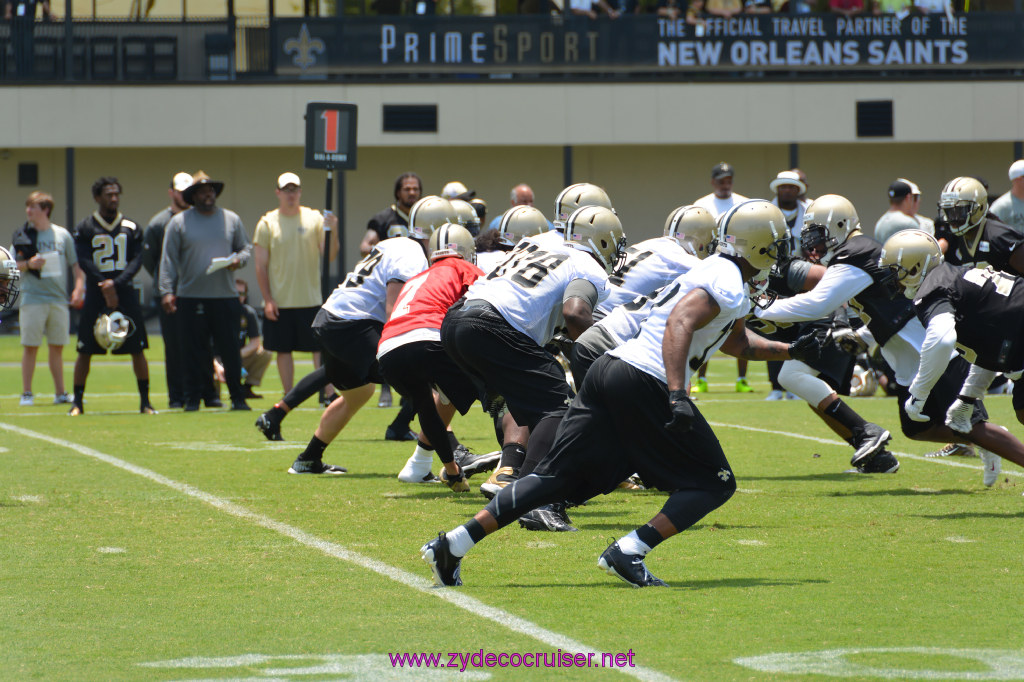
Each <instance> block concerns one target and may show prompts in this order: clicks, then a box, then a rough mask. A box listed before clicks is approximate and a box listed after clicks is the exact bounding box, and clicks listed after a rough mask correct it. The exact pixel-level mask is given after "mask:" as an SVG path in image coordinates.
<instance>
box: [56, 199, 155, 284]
mask: <svg viewBox="0 0 1024 682" xmlns="http://www.w3.org/2000/svg"><path fill="white" fill-rule="evenodd" d="M71 236H72V237H73V238H74V240H75V254H76V255H77V256H78V264H79V265H80V266H81V268H82V270H84V271H85V281H86V291H87V292H88V290H90V289H94V288H96V287H98V285H99V283H100V282H101V281H103V280H105V279H112V280H114V284H115V285H117V287H118V289H123V288H124V287H127V286H129V285H131V282H132V279H133V278H134V277H135V275H136V274H137V273H138V272H139V268H141V267H142V229H141V228H139V226H138V224H136V223H135V222H134V221H131V220H128V219H127V218H125V217H123V216H121V215H120V214H118V220H117V221H116V222H115V224H113V225H111V226H110V229H109V230H108V229H107V228H106V227H104V226H103V225H102V224H100V219H99V218H97V214H95V213H94V214H92V215H91V216H89V217H88V218H86V219H85V220H83V221H82V222H80V223H78V224H77V225H75V229H74V231H73V232H72V233H71Z"/></svg>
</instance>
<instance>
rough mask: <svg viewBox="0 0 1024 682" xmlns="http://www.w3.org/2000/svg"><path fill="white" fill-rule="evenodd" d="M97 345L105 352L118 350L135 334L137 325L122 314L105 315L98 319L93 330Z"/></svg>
mask: <svg viewBox="0 0 1024 682" xmlns="http://www.w3.org/2000/svg"><path fill="white" fill-rule="evenodd" d="M92 331H93V335H94V336H95V337H96V343H98V344H99V345H100V347H101V348H103V349H104V350H117V349H118V348H120V347H121V346H122V345H124V342H125V340H126V339H127V338H128V337H129V336H131V335H132V334H133V333H134V332H135V323H134V322H132V319H131V318H130V317H125V316H124V315H123V314H122V313H119V312H113V313H110V314H109V315H108V314H106V313H104V314H102V315H100V316H99V317H98V318H96V324H95V325H93V328H92Z"/></svg>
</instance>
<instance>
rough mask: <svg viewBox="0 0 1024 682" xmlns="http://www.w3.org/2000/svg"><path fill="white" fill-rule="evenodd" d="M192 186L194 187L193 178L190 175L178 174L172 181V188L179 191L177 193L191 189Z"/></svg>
mask: <svg viewBox="0 0 1024 682" xmlns="http://www.w3.org/2000/svg"><path fill="white" fill-rule="evenodd" d="M191 186H192V176H191V175H189V174H188V173H178V174H177V175H175V176H174V178H173V179H172V180H171V187H173V188H174V189H175V191H177V192H181V191H182V190H184V189H185V188H186V187H191Z"/></svg>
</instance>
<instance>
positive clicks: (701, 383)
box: [690, 377, 708, 393]
mask: <svg viewBox="0 0 1024 682" xmlns="http://www.w3.org/2000/svg"><path fill="white" fill-rule="evenodd" d="M690 392H691V393H707V392H708V380H707V379H705V378H703V377H699V378H698V379H697V382H696V383H695V384H694V385H693V390H692V391H690Z"/></svg>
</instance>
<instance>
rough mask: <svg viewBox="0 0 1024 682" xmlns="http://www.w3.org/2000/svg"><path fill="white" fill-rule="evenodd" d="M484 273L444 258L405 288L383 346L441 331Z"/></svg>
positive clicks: (389, 322) (413, 279)
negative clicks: (408, 335)
mask: <svg viewBox="0 0 1024 682" xmlns="http://www.w3.org/2000/svg"><path fill="white" fill-rule="evenodd" d="M483 276H484V271H483V270H481V269H480V268H478V267H477V266H475V265H473V264H472V263H470V262H468V261H464V260H462V259H461V258H454V257H452V258H442V259H441V260H439V261H437V262H436V263H434V264H433V265H431V266H430V267H429V268H427V269H426V270H424V271H423V272H421V273H420V274H418V275H416V276H415V277H413V278H412V279H410V280H409V281H408V282H406V283H405V286H404V287H402V293H400V294H399V295H398V300H397V301H395V308H394V310H393V311H392V312H391V318H390V319H389V320H388V322H387V324H385V325H384V331H383V332H382V333H381V337H380V342H381V344H384V342H386V341H387V340H388V339H392V338H394V337H396V336H401V335H402V334H406V333H408V332H411V331H416V330H418V329H431V330H440V329H441V322H442V320H444V316H445V315H446V314H447V313H448V309H449V308H451V307H452V305H453V304H454V303H455V302H456V301H458V300H459V299H460V298H462V296H463V295H464V294H465V293H466V290H467V289H469V285H470V284H472V283H473V282H475V281H476V280H477V278H478V277H483Z"/></svg>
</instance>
